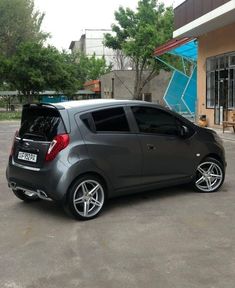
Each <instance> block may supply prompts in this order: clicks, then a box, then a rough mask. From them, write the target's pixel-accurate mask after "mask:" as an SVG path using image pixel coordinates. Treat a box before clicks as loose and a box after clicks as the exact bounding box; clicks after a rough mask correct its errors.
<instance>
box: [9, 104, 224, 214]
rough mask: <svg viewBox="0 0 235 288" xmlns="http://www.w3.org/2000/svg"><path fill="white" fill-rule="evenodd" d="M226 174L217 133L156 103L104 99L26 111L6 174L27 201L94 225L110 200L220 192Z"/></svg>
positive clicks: (28, 107)
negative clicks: (153, 193)
mask: <svg viewBox="0 0 235 288" xmlns="http://www.w3.org/2000/svg"><path fill="white" fill-rule="evenodd" d="M225 167H226V161H225V155H224V148H223V145H222V141H221V139H220V138H219V137H218V135H217V134H216V133H215V132H214V131H212V130H209V129H205V128H200V127H198V126H196V125H194V124H193V123H191V122H190V121H188V120H187V119H185V118H183V117H181V116H180V115H178V114H176V113H174V112H172V111H170V110H168V109H166V108H163V107H161V106H158V105H155V104H152V103H148V102H142V101H128V100H101V99H100V100H85V101H71V102H64V103H57V104H27V105H25V106H24V107H23V111H22V120H21V127H20V129H19V131H17V132H16V135H15V137H14V141H13V146H12V150H11V155H10V157H9V164H8V167H7V171H6V175H7V180H8V184H9V187H11V188H12V190H13V192H14V194H15V195H16V196H17V197H18V198H20V199H21V200H24V201H35V200H39V199H44V200H54V201H58V202H61V203H63V205H64V207H65V210H66V211H68V212H69V213H70V214H72V215H73V216H74V217H75V218H79V219H91V218H93V217H95V216H97V215H98V214H99V213H100V212H101V211H102V208H103V207H104V203H105V201H106V200H107V199H108V198H110V197H115V196H120V195H125V194H130V193H136V192H141V191H145V190H151V189H156V188H161V187H167V186H173V185H178V184H184V183H185V184H186V183H192V185H193V186H194V188H195V189H196V190H198V191H200V192H214V191H217V190H218V189H219V188H220V186H221V185H222V184H223V181H224V176H225Z"/></svg>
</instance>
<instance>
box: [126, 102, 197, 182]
mask: <svg viewBox="0 0 235 288" xmlns="http://www.w3.org/2000/svg"><path fill="white" fill-rule="evenodd" d="M131 110H132V113H133V116H134V119H135V121H136V125H137V127H138V130H139V134H138V137H139V140H140V143H141V146H142V151H143V165H142V179H143V184H147V183H155V182H161V181H166V182H167V181H170V180H176V179H179V180H180V179H186V178H188V177H190V176H191V175H192V174H193V169H194V166H193V165H192V163H193V162H192V161H194V158H195V154H194V151H193V148H192V145H191V137H189V136H191V135H192V134H193V132H192V131H190V132H189V134H190V133H191V134H190V135H188V137H187V139H186V138H185V137H181V136H180V135H179V131H180V129H181V128H182V125H183V123H182V122H181V121H180V119H177V117H175V116H174V115H172V114H171V113H169V112H167V111H165V110H163V109H160V108H155V107H149V106H132V107H131ZM184 125H185V124H184ZM188 129H189V127H188Z"/></svg>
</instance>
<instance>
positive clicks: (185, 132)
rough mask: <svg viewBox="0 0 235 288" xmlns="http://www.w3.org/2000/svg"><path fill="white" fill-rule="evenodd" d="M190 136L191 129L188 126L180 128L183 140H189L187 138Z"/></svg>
mask: <svg viewBox="0 0 235 288" xmlns="http://www.w3.org/2000/svg"><path fill="white" fill-rule="evenodd" d="M188 135H189V129H188V127H187V126H184V125H182V126H180V129H179V136H180V137H182V138H187V136H188Z"/></svg>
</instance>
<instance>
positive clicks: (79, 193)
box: [65, 175, 105, 220]
mask: <svg viewBox="0 0 235 288" xmlns="http://www.w3.org/2000/svg"><path fill="white" fill-rule="evenodd" d="M104 202H105V185H104V183H103V181H101V180H100V179H99V178H98V177H95V176H93V175H86V176H82V177H80V178H78V179H77V180H76V181H75V183H74V184H73V185H72V187H71V188H70V189H69V191H68V197H67V201H66V203H65V210H66V211H67V212H69V213H70V214H72V215H73V216H74V217H75V218H77V219H81V220H89V219H92V218H94V217H96V216H97V215H98V214H99V213H100V212H101V211H102V208H103V206H104Z"/></svg>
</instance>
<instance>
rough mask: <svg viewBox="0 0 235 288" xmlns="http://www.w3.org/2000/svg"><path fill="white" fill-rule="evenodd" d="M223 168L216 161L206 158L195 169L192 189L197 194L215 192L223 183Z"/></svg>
mask: <svg viewBox="0 0 235 288" xmlns="http://www.w3.org/2000/svg"><path fill="white" fill-rule="evenodd" d="M224 176H225V174H224V167H223V165H222V164H221V163H220V162H219V161H218V160H216V159H214V158H211V157H208V158H206V159H204V160H203V161H202V162H201V163H200V164H199V165H198V167H197V171H196V177H195V180H194V187H195V188H196V190H197V191H199V192H216V191H217V190H218V189H219V188H220V187H221V185H222V184H223V182H224Z"/></svg>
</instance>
